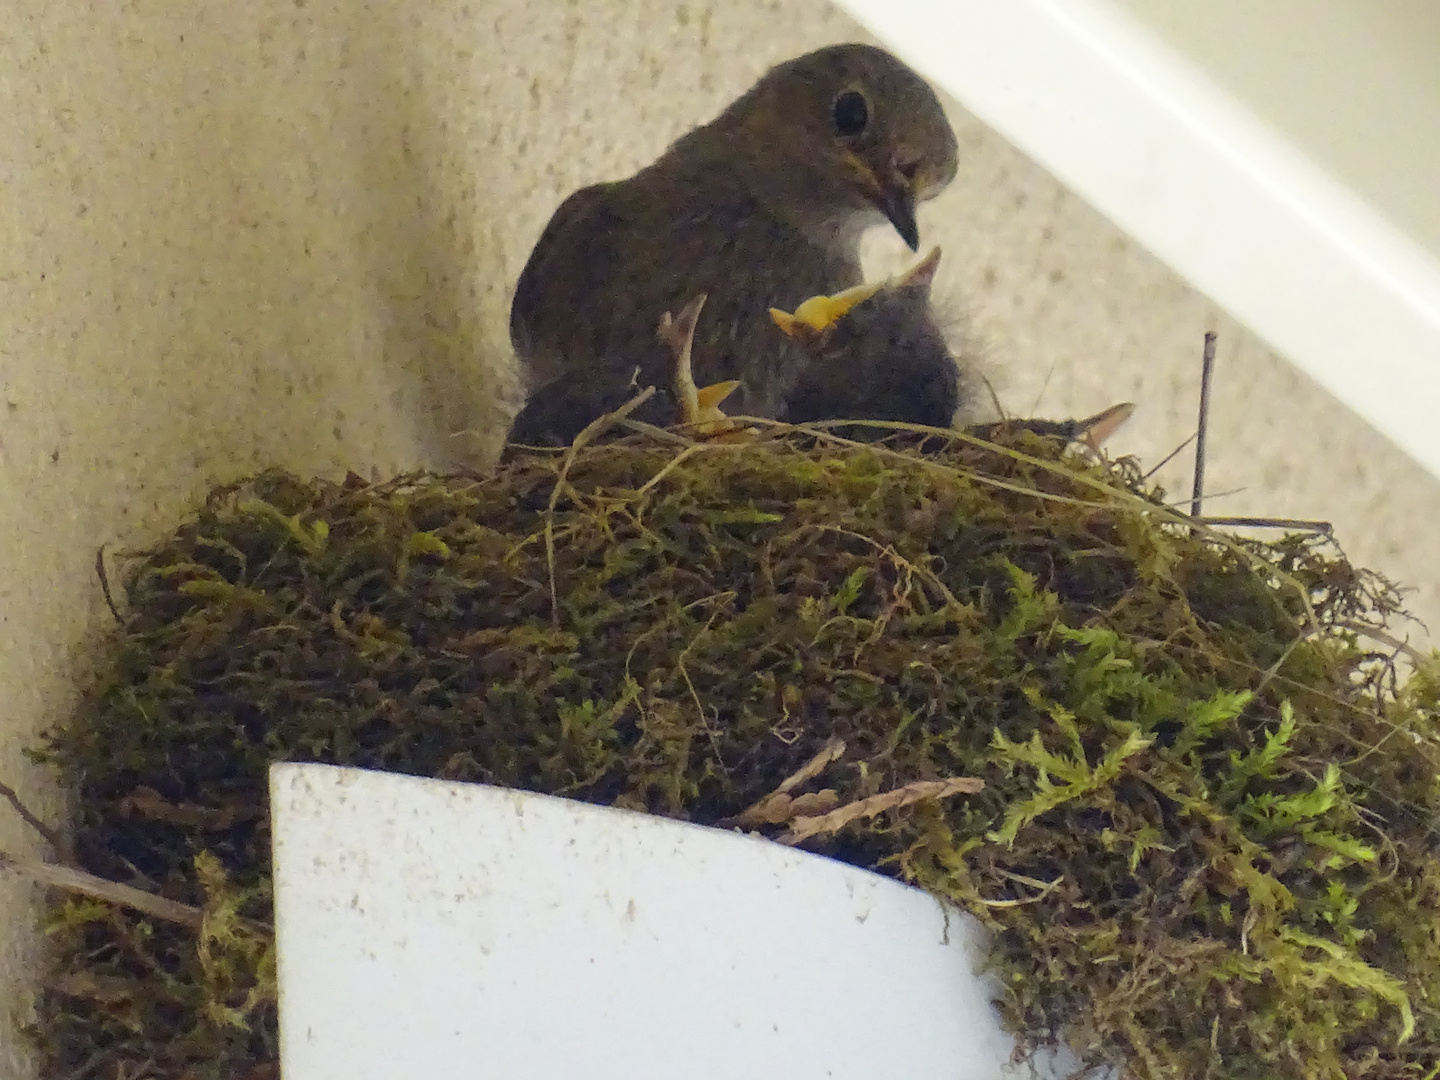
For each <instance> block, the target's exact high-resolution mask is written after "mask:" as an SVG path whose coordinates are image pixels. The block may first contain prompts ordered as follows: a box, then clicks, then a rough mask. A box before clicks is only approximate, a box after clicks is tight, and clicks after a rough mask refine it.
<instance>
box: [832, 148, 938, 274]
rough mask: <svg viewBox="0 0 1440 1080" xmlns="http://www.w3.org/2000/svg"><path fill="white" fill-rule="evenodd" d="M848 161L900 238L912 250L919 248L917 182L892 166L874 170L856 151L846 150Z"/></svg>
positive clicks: (864, 188)
mask: <svg viewBox="0 0 1440 1080" xmlns="http://www.w3.org/2000/svg"><path fill="white" fill-rule="evenodd" d="M844 158H845V161H846V162H847V163H848V164H849V166H850V167H851V169H853V170H854V172H855V176H856V179H857V182H858V183H859V185H860V189H861V191H863V192H864V193H865V196H866V198H868V199H869V200H870V201H871V202H872V203H873V204H874V205H875V206H876V207H877V208H878V209H879V211H880V212H881V213H882V214H884V215H885V217H886V219H887V220H888V221H889V222H890V224H891V225H894V226H895V231H896V232H898V233H899V234H900V239H902V240H904V241H905V243H906V244H908V245H909V246H910V250H911V251H919V250H920V226H919V225H918V224H917V223H916V221H915V203H916V202H917V201H918V200H917V198H916V194H915V181H914V180H913V179H911V177H910V176H907V175H906V174H905V173H904V172H902V171H901V170H900V169H898V168H895V167H894V166H893V165H892V166H891V167H890V168H888V169H882V170H879V171H877V170H875V169H873V168H872V167H871V166H870V165H868V164H866V163H865V162H864V161H862V160H861V159H860V158H859V157H857V156H856V155H855V154H853V153H851V152H849V151H846V152H845V154H844Z"/></svg>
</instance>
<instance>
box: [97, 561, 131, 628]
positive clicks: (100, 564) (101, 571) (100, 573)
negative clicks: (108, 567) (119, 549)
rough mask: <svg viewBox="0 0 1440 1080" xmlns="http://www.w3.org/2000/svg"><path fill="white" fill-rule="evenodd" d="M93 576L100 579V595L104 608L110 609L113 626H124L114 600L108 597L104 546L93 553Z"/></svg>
mask: <svg viewBox="0 0 1440 1080" xmlns="http://www.w3.org/2000/svg"><path fill="white" fill-rule="evenodd" d="M95 576H96V577H97V578H99V579H100V595H101V596H103V597H104V598H105V606H106V607H108V608H109V609H110V614H111V616H112V617H113V618H114V619H115V625H116V626H123V625H125V620H124V619H122V618H121V617H120V609H119V608H117V607H116V606H115V598H114V597H113V596H111V595H110V575H109V574H108V573H106V572H105V545H104V544H101V545H100V547H99V548H98V549H97V550H96V552H95Z"/></svg>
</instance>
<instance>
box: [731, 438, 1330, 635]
mask: <svg viewBox="0 0 1440 1080" xmlns="http://www.w3.org/2000/svg"><path fill="white" fill-rule="evenodd" d="M744 419H746V420H747V422H755V420H753V418H744ZM760 422H762V423H763V420H760ZM828 426H832V425H829V423H825V425H818V423H815V425H799V426H796V428H795V431H802V432H808V433H812V435H816V436H821V438H824V439H825V441H828V442H831V444H834V445H837V446H850V448H854V449H860V448H867V449H871V451H874V452H876V454H881V455H887V456H893V458H897V459H906V461H913V458H907V456H906V455H903V454H900V452H899V451H894V449H891V448H888V446H876V445H873V444H864V442H857V441H854V439H847V438H844V436H840V435H834V433H831V432H829V431H825V428H828ZM834 426H863V428H886V429H891V431H907V432H913V433H917V435H935V436H936V438H953V439H956V441H959V442H968V444H971V445H972V446H982V448H985V449H989V451H992V452H995V454H1002V455H1005V456H1008V458H1012V459H1014V461H1018V462H1022V464H1025V465H1031V467H1034V468H1040V469H1044V471H1047V472H1051V474H1054V475H1060V477H1066V478H1067V480H1071V481H1074V482H1076V484H1080V485H1083V487H1087V488H1092V490H1094V491H1100V492H1103V494H1106V495H1109V497H1110V498H1113V500H1115V501H1116V503H1117V504H1120V505H1126V507H1129V508H1132V510H1138V511H1140V513H1145V514H1153V516H1155V517H1156V518H1158V520H1161V521H1164V523H1166V524H1175V526H1182V527H1185V528H1189V530H1191V531H1192V533H1197V534H1200V536H1204V537H1205V539H1207V540H1211V541H1214V543H1217V544H1220V546H1221V547H1224V549H1227V550H1228V552H1231V553H1233V554H1237V556H1240V557H1241V559H1244V560H1246V562H1248V563H1250V564H1251V566H1253V567H1256V569H1260V570H1264V572H1266V573H1272V575H1274V577H1276V580H1280V582H1283V583H1286V585H1287V586H1289V588H1290V589H1293V590H1295V595H1296V598H1297V599H1299V602H1300V605H1302V608H1303V609H1305V615H1306V624H1308V625H1309V626H1310V628H1319V625H1320V622H1319V619H1318V618H1316V615H1315V608H1313V606H1312V605H1310V598H1309V592H1308V589H1306V588H1305V585H1302V583H1300V582H1299V580H1297V579H1296V577H1295V576H1293V575H1289V573H1284V572H1283V570H1277V569H1276V567H1274V566H1270V564H1269V563H1266V562H1264V560H1263V559H1260V557H1257V556H1256V554H1254V552H1250V550H1248V549H1246V547H1244V546H1243V544H1238V543H1236V541H1234V540H1233V539H1231V537H1228V536H1225V534H1224V533H1221V531H1218V530H1215V528H1211V527H1208V526H1205V523H1204V521H1202V520H1201V521H1195V520H1194V518H1191V516H1189V514H1185V513H1182V511H1176V510H1172V508H1171V507H1166V505H1164V504H1161V503H1155V501H1152V500H1148V498H1142V497H1140V495H1136V494H1135V492H1133V491H1129V490H1126V488H1123V487H1117V485H1115V484H1113V482H1109V481H1103V480H1100V478H1097V477H1087V475H1084V474H1083V472H1076V471H1074V469H1070V468H1067V467H1066V465H1063V464H1061V462H1057V461H1045V459H1044V458H1037V456H1034V455H1032V454H1025V452H1024V451H1017V449H1014V448H1011V446H1001V445H998V444H994V442H989V441H988V439H982V438H979V436H978V435H971V433H969V432H965V431H959V429H949V428H927V426H924V425H919V423H890V422H877V420H845V422H842V423H837V425H834ZM923 464H924V467H927V468H933V469H939V471H942V472H946V474H949V475H956V477H963V478H965V480H971V481H973V482H976V484H985V485H986V487H994V488H998V490H1001V491H1012V492H1015V494H1020V495H1031V497H1034V498H1041V500H1045V501H1051V503H1061V504H1066V505H1076V507H1096V508H1103V507H1104V504H1103V503H1094V501H1090V500H1079V498H1070V497H1067V495H1056V494H1051V492H1048V491H1037V490H1034V488H1027V487H1025V485H1022V484H1009V482H1008V481H1002V480H999V478H996V477H989V475H986V474H984V472H976V471H973V469H963V468H956V467H953V465H945V464H942V462H930V461H924V462H923Z"/></svg>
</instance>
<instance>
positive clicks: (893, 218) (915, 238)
mask: <svg viewBox="0 0 1440 1080" xmlns="http://www.w3.org/2000/svg"><path fill="white" fill-rule="evenodd" d="M875 205H876V206H878V207H879V208H880V212H881V213H882V214H884V215H885V216H886V217H887V218H889V219H890V224H891V225H894V226H895V231H896V232H898V233H899V234H900V239H901V240H904V241H905V243H906V244H907V245H908V246H909V248H910V250H911V251H919V250H920V226H919V225H918V224H917V223H916V221H915V187H914V185H913V184H911V183H910V181H908V180H906V179H905V178H904V177H902V176H892V177H889V178H887V179H885V180H882V181H881V182H880V185H879V191H878V192H877V193H876V198H875Z"/></svg>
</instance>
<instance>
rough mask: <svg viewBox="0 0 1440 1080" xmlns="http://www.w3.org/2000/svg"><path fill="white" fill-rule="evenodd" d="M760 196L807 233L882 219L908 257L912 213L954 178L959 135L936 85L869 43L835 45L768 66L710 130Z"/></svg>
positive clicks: (914, 243)
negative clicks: (900, 240)
mask: <svg viewBox="0 0 1440 1080" xmlns="http://www.w3.org/2000/svg"><path fill="white" fill-rule="evenodd" d="M712 126H713V127H714V128H715V129H716V130H717V132H719V133H721V134H722V135H724V136H725V137H726V138H727V139H728V141H729V145H730V146H731V147H732V148H733V150H734V152H735V153H736V154H737V155H740V156H742V157H743V159H744V160H743V161H741V162H740V163H739V165H740V167H741V168H742V169H743V170H744V172H745V173H746V174H747V176H748V178H749V181H750V183H751V186H752V187H753V188H754V189H755V190H756V194H757V195H758V196H759V197H761V198H762V199H764V200H766V201H767V202H769V203H770V204H771V208H772V209H773V210H774V211H775V212H777V213H778V214H780V215H781V216H782V217H788V218H789V219H790V220H791V221H792V222H794V223H795V224H797V225H799V226H800V227H801V228H804V229H807V230H814V229H817V228H819V229H826V228H828V229H830V230H838V231H843V232H854V231H857V230H858V229H859V228H863V227H864V226H866V225H868V224H871V223H873V222H877V221H879V220H880V215H883V216H884V218H885V219H886V220H888V221H889V222H890V223H891V224H892V225H893V226H894V227H895V230H896V231H897V232H898V233H899V234H900V236H901V237H902V238H903V239H904V240H905V242H906V243H907V244H908V245H910V248H911V249H912V250H914V249H917V248H918V246H919V242H920V235H919V228H918V226H917V224H916V221H915V207H916V205H917V204H918V203H921V202H923V201H925V200H926V199H929V198H931V197H933V196H934V195H936V194H938V193H939V192H940V191H941V190H943V189H944V188H945V186H946V185H947V184H949V183H950V181H951V180H953V179H954V178H955V171H956V163H957V153H958V148H957V144H956V140H955V132H954V131H953V130H952V129H951V127H950V123H949V121H948V120H946V118H945V111H944V109H943V108H942V107H941V105H940V100H939V98H938V97H936V95H935V92H934V91H933V90H932V89H931V88H930V86H929V85H928V84H927V83H926V82H925V80H924V79H922V78H921V77H920V76H919V75H917V74H916V73H915V72H914V71H912V70H911V69H910V68H909V67H907V66H906V65H905V64H903V63H901V62H900V61H899V60H898V59H896V58H895V57H894V56H892V55H890V54H889V53H888V52H886V51H884V50H883V49H877V48H875V47H873V46H870V45H858V44H850V45H833V46H830V47H828V48H824V49H819V50H816V51H815V52H811V53H806V54H805V55H804V56H800V57H796V58H795V59H794V60H789V61H787V62H785V63H783V64H780V65H778V66H776V67H774V68H771V69H770V71H768V72H767V73H766V74H765V75H764V76H763V77H762V78H761V79H760V81H759V82H757V83H756V84H755V86H754V87H752V88H751V89H750V91H749V92H748V93H746V94H745V95H743V96H742V97H741V98H739V99H738V100H737V101H736V102H735V103H734V104H733V105H732V106H731V107H730V108H729V109H727V110H726V112H725V113H724V114H722V115H721V116H720V118H719V119H717V120H716V122H715V124H714V125H712Z"/></svg>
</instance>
